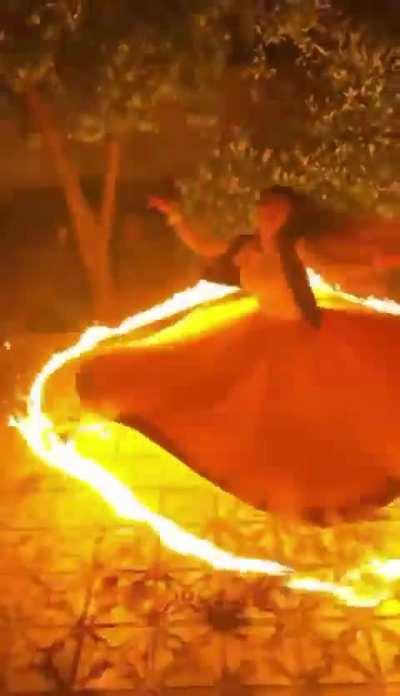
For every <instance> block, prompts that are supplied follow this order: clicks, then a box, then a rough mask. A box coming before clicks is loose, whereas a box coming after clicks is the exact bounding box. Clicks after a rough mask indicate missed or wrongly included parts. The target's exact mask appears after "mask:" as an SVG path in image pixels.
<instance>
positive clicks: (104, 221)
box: [27, 87, 119, 320]
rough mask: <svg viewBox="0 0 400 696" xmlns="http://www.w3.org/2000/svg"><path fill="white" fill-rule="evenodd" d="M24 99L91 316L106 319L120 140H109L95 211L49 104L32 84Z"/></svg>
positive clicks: (109, 309) (111, 301) (110, 292)
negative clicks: (50, 169) (50, 166)
mask: <svg viewBox="0 0 400 696" xmlns="http://www.w3.org/2000/svg"><path fill="white" fill-rule="evenodd" d="M27 102H28V105H29V108H30V110H31V112H32V113H33V115H34V117H35V119H36V121H37V124H38V126H39V128H40V131H41V133H42V136H43V140H44V142H45V145H46V147H47V150H48V152H49V154H50V156H51V158H52V160H53V162H54V164H55V168H56V171H57V174H58V177H59V179H60V183H61V186H62V189H63V192H64V196H65V200H66V203H67V207H68V211H69V214H70V218H71V222H72V227H73V230H74V234H75V240H76V244H77V247H78V250H79V255H80V258H81V261H82V265H83V268H84V271H85V275H86V279H87V283H88V286H89V291H90V295H91V300H92V306H93V311H94V316H95V318H96V319H101V320H106V319H108V318H110V316H111V314H112V308H113V304H114V302H115V294H114V287H113V279H112V274H111V268H110V254H109V252H110V239H111V233H112V225H113V222H114V214H115V189H116V183H117V179H118V172H119V144H118V143H116V142H115V141H110V143H109V144H108V157H107V170H106V176H105V181H104V191H103V200H102V205H101V211H100V214H99V215H96V213H95V212H94V211H93V210H92V209H91V207H90V205H89V203H88V202H87V200H86V198H85V196H84V194H83V192H82V188H81V185H80V181H79V174H78V170H77V168H76V166H75V164H74V162H73V161H72V159H71V157H70V155H69V153H68V146H67V140H66V137H65V134H64V133H63V131H62V129H61V128H60V126H59V125H58V124H57V122H56V120H55V118H54V116H53V113H52V111H51V108H50V107H49V105H48V104H47V103H45V102H44V101H43V99H42V97H41V96H40V94H39V92H38V91H37V90H36V89H35V88H33V87H32V88H31V89H29V90H28V92H27Z"/></svg>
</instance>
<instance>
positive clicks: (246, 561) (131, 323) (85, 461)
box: [10, 269, 400, 607]
mask: <svg viewBox="0 0 400 696" xmlns="http://www.w3.org/2000/svg"><path fill="white" fill-rule="evenodd" d="M308 272H309V277H310V281H311V284H312V287H313V289H314V291H315V293H316V295H317V296H318V298H319V300H320V302H321V304H324V301H326V300H329V299H331V300H332V299H333V298H334V299H339V300H342V301H345V302H347V303H352V304H355V305H357V306H363V307H366V308H367V309H371V310H373V311H378V312H385V313H388V314H394V315H400V305H398V304H397V303H396V302H394V301H392V300H379V299H377V298H374V297H369V298H359V297H357V296H355V295H351V294H348V293H345V292H343V291H341V290H340V289H339V288H333V287H332V286H330V285H328V284H327V283H325V281H324V280H323V279H322V278H321V277H320V276H318V275H317V274H316V273H314V272H313V271H312V270H311V269H310V270H309V271H308ZM237 292H238V289H237V288H232V287H228V286H221V285H216V284H213V283H207V282H205V281H201V282H200V283H198V285H196V286H195V287H194V288H191V289H190V290H186V291H184V292H182V293H178V294H177V295H175V296H173V297H172V298H170V299H169V300H167V301H166V302H164V303H162V304H161V305H157V306H155V307H153V308H151V309H149V310H146V311H144V312H141V313H139V314H136V315H134V316H132V317H129V318H127V319H126V320H125V321H123V322H122V323H121V324H120V326H118V327H116V328H108V327H105V326H93V327H90V328H89V329H87V330H86V331H85V332H84V333H83V334H82V336H81V338H80V339H79V340H78V342H77V343H76V344H74V345H72V346H71V347H69V348H67V349H66V350H64V351H62V352H60V353H55V354H53V355H52V357H51V358H50V359H49V361H48V362H47V363H46V364H45V365H44V366H43V368H42V370H41V371H40V372H39V373H38V375H37V376H36V378H35V380H34V382H33V384H32V387H31V390H30V393H29V395H28V398H27V413H26V415H25V416H24V417H11V418H10V425H11V426H13V427H15V428H17V429H18V431H19V432H20V434H21V435H22V437H23V438H24V439H25V441H26V442H27V444H28V445H29V447H30V448H31V450H32V451H33V452H34V454H35V455H36V456H37V457H39V458H40V459H41V460H43V461H44V462H45V463H46V464H47V465H48V466H50V467H53V468H56V469H59V470H61V471H63V472H64V473H66V474H68V475H69V476H71V477H74V478H76V479H78V480H79V481H81V482H82V483H85V484H87V485H88V486H90V487H91V488H92V489H94V490H96V491H97V492H98V493H99V494H100V496H101V497H102V498H103V499H104V500H105V501H106V502H107V503H108V504H109V505H110V506H111V508H112V509H113V510H114V512H115V514H116V515H118V516H119V517H121V518H123V519H125V520H129V521H131V522H141V523H145V524H147V525H149V526H150V527H151V528H152V529H153V531H154V532H155V533H156V534H157V535H158V536H159V538H160V540H161V542H162V543H163V544H164V545H165V546H166V547H168V548H169V549H171V550H173V551H175V552H177V553H179V554H182V555H186V556H192V557H195V558H198V559H200V560H202V561H204V562H205V563H207V564H208V565H210V566H211V567H213V568H215V569H218V570H224V571H234V572H238V573H254V574H262V575H274V576H282V578H283V582H284V583H285V584H286V586H287V587H290V588H292V589H294V590H298V591H303V592H322V593H327V594H330V595H333V596H334V597H336V598H337V599H339V600H340V601H342V602H344V603H346V604H349V605H353V606H364V607H369V606H376V605H377V604H379V603H380V602H381V601H382V600H384V599H387V598H389V597H390V591H389V583H391V582H396V581H398V580H399V579H400V559H389V560H382V559H378V558H376V559H372V560H371V561H369V562H368V563H366V564H364V565H363V566H362V567H359V568H356V569H353V570H352V571H349V572H348V573H347V574H345V575H344V576H343V578H342V580H341V582H338V583H335V582H327V581H323V580H320V579H318V578H316V577H312V576H304V575H302V574H300V573H297V572H296V571H295V569H293V568H290V567H288V566H285V565H282V564H281V563H278V562H277V561H273V560H267V559H259V558H248V557H244V556H238V555H235V554H232V553H229V552H227V551H225V550H223V549H221V548H219V547H218V546H216V545H215V544H213V543H211V542H209V541H207V540H205V539H201V538H198V537H196V536H195V535H193V534H191V533H189V532H187V531H185V530H184V529H182V528H181V527H180V526H179V525H177V524H176V523H175V522H173V521H172V520H169V519H166V518H164V517H163V516H161V515H159V514H157V513H155V512H153V511H152V510H150V509H149V508H148V507H146V506H145V505H144V504H143V503H142V502H140V501H139V500H138V498H137V497H136V496H135V494H134V493H133V492H132V491H131V490H130V489H129V488H128V487H127V486H125V485H124V484H123V483H122V482H120V481H119V480H118V479H117V478H115V477H114V476H113V475H112V474H111V473H109V472H107V471H106V470H104V469H103V468H102V467H101V466H100V465H99V464H98V463H97V462H96V461H94V460H93V459H90V458H88V457H86V456H83V455H82V454H80V453H79V451H78V450H77V447H76V444H75V443H74V441H73V440H72V439H68V440H67V441H64V440H63V439H61V438H60V436H59V435H58V434H57V431H56V425H55V423H54V422H53V421H52V419H51V418H50V416H49V414H47V413H45V411H44V408H43V393H44V388H45V386H46V383H47V382H48V380H49V379H50V378H51V377H52V375H54V374H55V373H56V372H57V371H58V370H59V369H60V368H62V367H63V366H65V365H66V364H67V363H69V362H71V361H72V360H75V359H77V358H79V357H80V356H82V355H84V354H85V353H89V352H90V351H92V350H93V349H94V348H95V347H96V346H97V345H98V344H99V343H101V342H102V341H104V340H106V339H107V340H109V339H113V338H118V337H121V336H124V335H127V334H129V333H131V332H133V331H135V330H137V329H139V328H143V327H146V326H150V325H151V324H153V323H155V322H157V321H160V320H162V319H166V318H170V317H173V316H175V315H177V314H180V313H181V312H184V311H185V310H189V309H193V308H196V307H199V306H201V305H203V304H205V303H207V302H210V301H215V300H220V299H223V298H227V297H229V296H232V295H235V293H236V294H237ZM239 304H240V303H239ZM255 306H257V302H256V300H254V298H249V299H247V301H246V300H245V302H244V305H243V304H242V310H241V311H244V312H246V311H252V309H254V307H255ZM225 308H226V307H225ZM222 317H223V313H221V312H220V314H219V320H220V321H221V318H222ZM172 328H173V327H172ZM168 330H169V329H166V330H164V332H165V331H168ZM162 335H163V331H161V332H159V333H158V334H157V336H158V337H161V338H159V340H162ZM143 340H147V341H149V340H150V341H151V340H152V337H151V336H150V338H147V339H142V341H143ZM156 340H157V338H156ZM365 577H368V578H369V579H370V580H371V578H373V582H372V589H371V587H370V585H371V582H370V584H369V586H368V587H367V589H366V584H365ZM367 585H368V583H367Z"/></svg>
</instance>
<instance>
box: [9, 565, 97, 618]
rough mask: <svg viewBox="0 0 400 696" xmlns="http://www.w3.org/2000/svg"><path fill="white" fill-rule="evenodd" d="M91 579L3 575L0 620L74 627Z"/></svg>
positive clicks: (53, 575) (78, 576) (58, 575)
mask: <svg viewBox="0 0 400 696" xmlns="http://www.w3.org/2000/svg"><path fill="white" fill-rule="evenodd" d="M89 582H90V579H89V578H87V579H86V582H85V577H84V576H80V575H79V574H67V573H53V574H51V575H40V574H39V573H36V574H35V575H34V574H28V573H22V572H20V573H16V574H14V575H5V574H2V575H0V618H1V617H3V618H4V619H6V620H7V621H10V622H12V623H15V624H18V623H21V622H22V623H30V624H32V625H38V626H72V625H74V624H75V623H76V621H77V620H78V619H79V617H80V616H81V614H82V611H83V608H84V602H85V597H86V594H87V587H88V583H89Z"/></svg>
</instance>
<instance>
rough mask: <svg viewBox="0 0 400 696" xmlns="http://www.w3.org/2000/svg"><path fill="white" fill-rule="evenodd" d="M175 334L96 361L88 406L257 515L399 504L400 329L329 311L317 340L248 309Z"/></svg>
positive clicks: (347, 511)
mask: <svg viewBox="0 0 400 696" xmlns="http://www.w3.org/2000/svg"><path fill="white" fill-rule="evenodd" d="M252 302H253V303H252ZM213 313H214V314H213ZM214 315H215V316H218V317H219V319H218V321H211V319H212V316H214ZM186 325H187V326H190V325H191V326H192V329H193V326H195V327H196V326H197V327H202V328H201V330H200V329H198V330H195V331H193V330H192V331H189V330H187V329H185V326H186ZM169 331H170V333H168V328H167V330H166V332H165V333H164V334H163V333H161V334H160V338H159V340H157V337H156V339H154V340H152V341H150V342H146V341H145V342H144V343H141V342H140V341H138V342H137V343H136V344H133V345H132V346H131V347H129V348H119V349H114V350H113V351H111V352H108V353H107V352H105V353H104V354H99V355H95V356H94V357H92V358H88V359H86V360H85V361H84V362H83V363H82V364H81V365H80V368H79V372H78V374H77V379H76V384H77V390H78V393H79V396H80V398H81V401H82V404H83V406H84V407H85V408H88V409H90V410H92V411H98V412H105V413H107V414H111V416H112V417H113V418H114V419H115V420H118V421H119V422H121V423H124V424H127V425H129V426H131V427H134V428H136V429H138V430H140V431H141V432H143V433H144V434H145V435H147V436H149V437H150V438H152V439H153V440H154V441H156V442H157V443H158V444H160V445H162V446H163V447H164V448H165V449H167V450H168V451H170V452H171V453H172V454H174V455H176V456H177V457H178V458H180V459H181V460H182V461H183V462H185V463H186V464H187V465H189V466H190V467H191V468H192V469H194V470H195V471H197V472H198V473H200V474H202V475H203V476H205V477H206V478H207V479H209V480H211V481H213V482H215V483H216V484H217V485H219V486H220V487H221V488H222V489H224V490H227V491H229V492H231V493H233V494H234V495H236V496H237V497H238V498H240V499H242V500H244V501H246V502H248V503H250V504H252V505H254V506H255V507H256V508H259V509H263V510H264V509H265V510H267V509H268V510H271V511H275V512H277V513H279V514H290V515H296V516H300V517H302V518H305V519H307V520H310V521H313V522H316V523H329V522H330V521H335V520H336V519H337V518H343V517H344V518H348V517H357V516H363V515H364V514H366V510H369V509H370V508H375V507H377V506H381V505H384V504H386V503H388V502H389V501H391V500H393V499H394V498H395V497H396V496H397V495H399V494H400V428H399V408H398V402H399V394H400V363H399V355H398V346H399V345H400V322H399V320H398V319H396V318H394V317H390V316H387V315H375V314H354V313H346V312H344V311H330V310H323V321H322V325H321V328H320V329H319V330H315V329H313V328H312V327H311V326H310V325H309V324H307V322H304V321H301V320H300V321H279V319H271V318H269V317H267V316H264V315H263V314H262V313H261V311H260V310H259V308H258V307H257V304H256V303H255V302H254V301H252V300H249V299H248V298H240V297H238V298H237V299H233V300H232V299H228V300H224V301H223V302H222V303H217V305H213V306H209V307H205V308H203V309H197V310H195V312H192V313H191V314H189V316H188V317H187V318H186V319H183V320H181V322H180V323H178V324H177V325H176V327H175V328H174V327H172V329H170V330H169Z"/></svg>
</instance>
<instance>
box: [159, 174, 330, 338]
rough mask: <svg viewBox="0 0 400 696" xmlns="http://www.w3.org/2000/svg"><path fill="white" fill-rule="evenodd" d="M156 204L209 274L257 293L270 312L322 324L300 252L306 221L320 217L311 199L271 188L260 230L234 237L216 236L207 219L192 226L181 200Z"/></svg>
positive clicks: (262, 209)
mask: <svg viewBox="0 0 400 696" xmlns="http://www.w3.org/2000/svg"><path fill="white" fill-rule="evenodd" d="M150 206H151V207H153V208H155V209H157V210H159V211H160V212H162V213H164V214H165V215H166V216H167V219H168V222H169V224H170V225H171V226H172V227H173V229H174V230H175V232H176V233H177V235H178V237H179V238H180V239H181V241H182V242H183V243H184V244H185V245H186V246H188V247H189V248H190V249H191V250H192V251H193V252H194V253H196V254H198V255H199V256H200V257H201V258H202V259H203V273H202V277H203V278H205V279H206V280H211V281H214V282H220V283H224V284H228V285H237V286H240V287H241V288H243V290H245V291H246V292H248V293H250V294H255V295H256V296H257V297H258V298H259V300H260V303H261V307H262V308H263V309H264V310H265V311H266V312H267V313H268V314H269V315H270V316H279V317H281V318H286V319H293V318H299V317H300V316H302V317H303V318H305V319H306V320H307V321H308V322H309V323H310V324H311V325H312V326H314V327H318V326H319V324H320V319H321V315H320V312H319V310H318V307H317V304H316V302H315V299H314V296H313V293H312V290H311V287H310V284H309V281H308V277H307V273H306V271H305V268H304V265H303V263H302V262H301V260H300V258H299V256H298V252H297V245H298V241H299V239H300V238H301V234H302V232H301V230H302V224H301V222H303V223H305V222H306V217H307V218H308V220H309V221H310V220H311V219H315V215H313V216H311V215H310V211H309V210H308V209H307V201H306V199H303V198H302V197H300V196H297V197H295V196H294V194H292V193H291V192H289V191H288V190H287V189H284V188H280V187H276V188H274V189H270V190H269V191H268V192H266V194H265V195H264V197H263V200H262V202H261V203H260V206H259V209H258V221H257V227H256V231H255V233H254V234H252V235H241V236H239V237H237V238H236V239H235V240H233V241H232V240H227V239H222V238H216V237H215V236H214V235H210V234H209V233H207V226H206V225H205V224H204V223H203V224H202V225H201V226H200V225H199V226H197V225H196V224H195V223H194V224H193V223H192V222H191V223H190V224H189V223H188V221H187V220H185V218H184V217H183V215H182V214H181V213H180V211H179V208H178V206H177V205H176V204H175V203H171V202H170V201H166V200H164V199H161V198H155V197H153V198H151V199H150ZM308 207H309V206H308ZM312 212H313V213H314V212H315V210H314V209H313V211H312ZM300 216H301V219H300ZM309 228H310V222H309V224H308V227H307V229H308V230H309Z"/></svg>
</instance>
